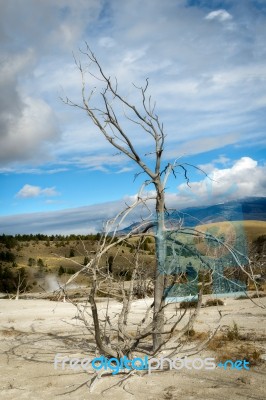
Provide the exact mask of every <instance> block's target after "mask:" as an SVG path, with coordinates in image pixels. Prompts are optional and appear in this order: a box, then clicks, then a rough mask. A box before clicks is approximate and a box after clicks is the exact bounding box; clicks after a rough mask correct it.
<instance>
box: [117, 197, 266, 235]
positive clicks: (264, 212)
mask: <svg viewBox="0 0 266 400" xmlns="http://www.w3.org/2000/svg"><path fill="white" fill-rule="evenodd" d="M180 218H182V219H183V226H187V227H194V226H197V225H199V224H201V225H203V224H210V223H214V222H222V221H266V197H246V198H244V199H240V200H233V201H229V202H226V203H220V204H214V205H209V206H199V207H189V208H185V209H182V210H177V211H173V212H172V213H171V214H169V215H166V220H168V224H169V225H170V224H171V225H173V224H175V223H176V224H178V221H179V220H180ZM137 226H138V223H134V224H132V225H130V226H129V227H127V228H125V229H123V230H121V231H119V234H127V233H128V232H130V230H131V229H133V228H135V227H137ZM147 226H148V224H147Z"/></svg>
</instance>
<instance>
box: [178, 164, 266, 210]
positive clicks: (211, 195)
mask: <svg viewBox="0 0 266 400" xmlns="http://www.w3.org/2000/svg"><path fill="white" fill-rule="evenodd" d="M203 167H204V166H203ZM209 176H210V178H211V180H210V179H208V178H204V179H203V180H201V181H199V182H191V183H190V188H188V186H187V185H186V184H185V183H182V184H181V185H179V186H178V188H177V189H178V194H177V199H178V201H179V202H181V204H182V206H184V204H187V206H196V205H197V204H215V203H218V202H221V201H229V200H233V199H238V198H244V197H249V196H251V197H252V196H266V166H258V163H257V161H255V160H253V159H252V158H250V157H242V158H241V159H239V160H237V161H235V163H234V164H233V165H232V167H231V168H223V169H219V168H217V167H215V168H214V169H213V170H212V172H211V173H210V174H209ZM177 199H176V200H177Z"/></svg>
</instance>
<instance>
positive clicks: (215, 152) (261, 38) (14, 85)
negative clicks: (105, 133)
mask: <svg viewBox="0 0 266 400" xmlns="http://www.w3.org/2000/svg"><path fill="white" fill-rule="evenodd" d="M0 7H1V9H0V10H1V12H0V37H1V53H0V72H1V73H0V184H1V195H0V232H1V233H23V232H25V233H26V232H32V233H34V232H44V233H70V232H75V233H78V232H81V233H86V232H87V233H89V232H96V231H98V230H99V229H101V227H102V222H103V220H106V219H108V218H110V217H112V216H113V215H114V214H115V213H116V212H118V211H119V209H121V207H122V206H123V204H124V203H125V202H129V201H130V200H132V199H134V196H135V195H136V193H137V191H138V189H139V186H140V185H141V183H142V181H143V180H144V179H145V177H144V175H140V176H139V177H138V178H137V179H136V180H135V181H134V175H135V174H136V173H138V172H139V169H138V167H136V166H135V165H134V163H133V162H131V161H129V160H128V159H127V158H126V157H122V156H118V155H115V154H116V151H115V149H113V148H112V147H110V144H109V143H108V142H107V141H105V140H104V138H103V137H102V136H101V134H100V133H99V132H98V131H97V129H96V128H95V127H94V126H93V125H92V123H91V122H90V121H89V119H88V117H87V116H86V115H85V114H84V113H82V111H81V110H77V109H74V108H71V107H68V106H66V105H65V104H63V102H62V101H61V100H60V97H64V96H66V95H67V96H68V97H69V98H71V99H73V100H74V101H77V102H79V101H80V99H81V82H80V75H79V73H78V71H77V68H76V67H75V64H74V61H73V57H72V52H74V53H75V56H76V57H77V58H79V59H80V60H81V62H82V63H83V65H84V67H85V68H86V65H87V64H88V60H87V59H86V57H84V56H82V54H80V53H79V48H84V41H85V40H86V41H87V42H88V43H89V45H90V47H91V48H92V49H93V51H94V53H95V54H96V55H97V57H98V59H99V60H100V62H101V64H102V65H103V67H104V69H105V71H106V73H107V74H108V75H111V76H116V77H117V80H118V82H119V89H120V90H121V93H123V95H124V96H126V97H127V98H128V99H130V100H131V101H132V102H134V103H135V104H139V101H140V99H139V97H138V93H137V91H136V90H135V89H134V86H133V85H132V82H133V83H135V84H137V85H139V86H140V85H142V84H143V83H144V82H145V79H146V77H148V78H149V82H150V86H149V94H150V95H151V96H152V98H153V99H154V100H156V109H157V113H158V114H159V116H160V119H161V121H163V122H164V127H165V133H166V135H167V138H166V145H165V149H164V162H165V163H168V162H173V160H174V159H175V158H176V157H180V162H188V163H192V164H194V165H196V166H199V167H200V168H203V169H204V170H205V171H206V172H207V173H208V174H210V175H211V176H212V177H213V178H214V181H208V180H206V178H205V177H204V175H202V174H200V173H198V172H197V171H196V170H194V169H190V170H189V176H190V179H191V189H188V188H187V187H186V185H185V183H184V179H183V176H182V174H178V175H177V179H174V178H171V179H170V180H169V182H168V185H167V197H166V199H167V205H168V206H169V207H172V208H177V209H180V208H183V207H186V206H193V205H197V204H207V203H209V204H211V203H216V202H220V201H225V200H229V199H231V198H241V197H245V196H265V188H266V173H265V172H266V167H265V143H266V136H265V126H266V113H265V107H266V95H265V93H266V46H265V38H266V4H265V1H262V0H242V1H237V0H225V1H216V0H213V1H200V0H194V1H193V0H190V1H189V0H165V1H161V0H146V1H145V2H143V1H139V0H130V1H129V0H112V1H101V0H86V1H85V0H76V1H75V2H73V1H71V0H58V1H52V0H45V1H38V2H37V1H34V0H24V1H23V2H20V1H11V2H6V1H4V0H0ZM86 79H87V82H88V88H90V85H94V84H95V82H93V79H92V77H91V76H90V75H87V76H86ZM96 83H97V82H96ZM93 101H95V104H96V105H97V104H98V98H97V92H96V95H95V97H94V98H93ZM121 118H122V123H123V126H125V128H126V131H127V133H128V134H129V136H130V137H131V138H132V141H133V142H134V144H135V146H136V148H137V149H138V151H139V154H140V155H141V156H142V157H144V158H145V157H146V156H145V154H146V153H147V152H149V150H150V148H151V147H150V145H151V144H150V142H149V139H148V137H147V136H146V135H145V133H144V132H141V131H140V130H136V127H135V126H132V125H131V124H130V123H129V121H127V120H126V119H125V118H124V117H123V115H122V116H121ZM146 158H147V162H148V163H149V162H151V157H150V158H149V157H146ZM232 187H233V188H234V189H233V190H231V188H232ZM150 190H152V188H150Z"/></svg>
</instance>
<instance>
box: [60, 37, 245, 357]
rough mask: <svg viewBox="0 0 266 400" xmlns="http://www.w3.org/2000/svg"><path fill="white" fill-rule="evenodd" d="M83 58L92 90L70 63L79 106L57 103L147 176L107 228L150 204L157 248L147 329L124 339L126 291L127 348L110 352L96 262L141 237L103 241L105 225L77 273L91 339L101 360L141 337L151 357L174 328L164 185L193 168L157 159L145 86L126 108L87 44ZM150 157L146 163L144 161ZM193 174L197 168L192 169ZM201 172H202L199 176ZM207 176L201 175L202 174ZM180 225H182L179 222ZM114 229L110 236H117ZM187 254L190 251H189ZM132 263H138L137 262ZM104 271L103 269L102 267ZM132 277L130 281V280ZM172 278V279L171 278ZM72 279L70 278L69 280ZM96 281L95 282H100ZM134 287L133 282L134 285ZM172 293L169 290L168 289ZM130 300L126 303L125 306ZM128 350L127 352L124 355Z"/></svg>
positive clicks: (155, 126)
mask: <svg viewBox="0 0 266 400" xmlns="http://www.w3.org/2000/svg"><path fill="white" fill-rule="evenodd" d="M81 53H82V55H83V56H85V57H86V60H87V61H89V67H88V73H89V74H90V77H91V78H92V79H94V80H95V82H96V86H97V87H98V89H96V87H93V89H90V88H89V87H88V85H87V82H86V68H85V67H84V66H83V64H82V63H81V62H80V61H79V60H77V59H76V58H75V57H74V59H75V63H76V66H77V68H78V70H79V72H80V75H81V96H82V102H81V103H76V102H73V101H72V100H71V99H69V98H68V97H66V98H65V99H62V100H63V101H64V102H65V103H66V104H67V105H70V106H73V107H75V108H78V109H81V110H83V111H84V112H86V114H87V116H88V117H89V120H90V121H91V122H92V123H93V124H94V125H95V126H96V128H97V129H98V131H99V134H101V135H103V137H104V138H105V139H106V140H107V141H108V142H109V143H110V145H111V146H113V147H114V148H116V149H117V150H118V151H119V153H120V154H124V155H125V156H126V157H128V158H129V159H131V160H132V161H134V162H135V163H136V164H137V165H138V166H139V167H140V169H141V171H140V172H139V173H138V174H137V175H139V174H141V173H144V174H145V175H146V178H147V179H146V180H145V182H144V183H143V185H142V188H141V190H140V192H139V193H138V195H137V197H136V201H135V202H134V203H133V204H132V205H129V206H128V207H127V208H126V209H125V210H123V211H121V213H120V214H119V215H118V216H117V217H116V218H115V219H114V220H113V221H112V224H115V223H117V222H118V224H117V226H121V223H122V222H123V221H124V220H125V218H126V216H127V215H128V214H129V213H130V212H131V211H132V210H133V209H135V208H136V207H137V206H139V205H144V206H145V207H147V208H148V207H149V204H150V201H154V203H155V218H154V217H153V218H152V219H150V220H148V222H149V224H148V226H149V227H153V229H154V231H155V248H156V252H155V253H156V269H155V273H154V279H153V283H154V301H153V303H152V306H151V308H150V310H149V312H151V311H152V313H153V320H152V323H150V322H149V324H148V325H147V320H146V319H145V318H144V323H143V324H144V325H142V326H141V327H140V328H139V329H140V331H139V332H141V333H139V334H137V336H135V338H132V337H131V336H130V335H129V336H128V335H127V334H126V333H125V327H124V325H125V321H126V320H127V317H126V316H127V315H128V313H129V308H130V302H131V300H132V293H133V292H132V290H133V289H132V288H131V289H130V291H129V297H128V296H126V294H125V291H124V292H123V290H122V293H120V295H121V296H122V298H123V302H124V303H123V304H124V307H123V311H122V315H120V317H119V320H118V328H116V329H117V330H118V337H119V338H120V339H121V340H122V342H123V343H126V346H125V347H123V346H122V347H121V346H118V347H116V346H114V347H112V346H109V344H108V343H109V342H108V340H109V339H108V338H107V336H106V335H105V334H104V335H103V336H102V334H101V328H102V327H101V322H100V320H99V315H98V310H97V306H96V302H95V296H96V293H97V291H98V290H101V289H100V286H101V283H100V282H101V279H103V280H104V281H105V282H107V281H108V285H109V286H108V287H109V289H108V291H110V290H111V288H112V290H113V289H114V287H115V286H114V277H113V276H112V274H111V273H109V272H110V271H109V272H108V273H107V275H106V274H104V273H103V271H102V269H101V263H100V260H101V258H102V257H103V255H105V256H106V255H107V251H108V250H109V249H110V248H112V247H113V246H115V245H116V246H117V245H118V244H119V243H121V242H122V241H124V240H125V239H127V238H129V237H132V235H134V234H136V233H138V234H139V232H141V231H135V232H134V231H133V232H130V233H129V234H128V235H126V237H123V238H119V239H118V240H117V241H116V242H114V241H113V242H112V241H111V242H110V240H109V241H108V240H107V237H108V234H110V232H111V229H110V222H109V223H108V224H109V225H108V224H107V227H106V230H105V235H104V236H103V238H102V241H101V242H100V247H99V249H98V252H97V254H96V256H95V258H94V259H92V260H91V261H90V262H89V263H88V264H87V265H86V266H85V267H83V268H81V271H87V272H88V273H89V274H90V276H91V279H92V289H91V292H90V296H89V301H90V305H91V310H92V318H93V322H94V331H95V339H96V343H97V346H98V348H99V349H100V350H101V351H102V353H104V354H108V355H109V356H111V357H116V356H117V355H118V353H122V354H123V353H124V352H126V353H128V352H131V351H132V350H133V348H135V349H137V348H138V343H139V341H140V340H141V339H143V338H144V337H147V336H149V335H151V334H152V337H153V350H152V353H153V354H156V353H158V352H159V351H160V349H161V348H162V346H163V345H164V344H165V343H166V341H168V340H169V337H168V339H166V337H167V336H169V335H170V336H171V335H172V334H173V332H174V330H175V328H176V326H177V323H178V322H177V321H178V319H177V320H175V322H174V323H173V324H172V326H171V328H170V330H169V331H164V326H166V324H165V309H166V307H167V304H166V303H165V298H166V289H167V290H168V289H169V276H167V275H168V274H167V271H166V269H165V264H166V240H165V237H166V232H167V229H166V218H165V213H166V211H167V209H166V203H165V190H166V183H167V180H168V178H169V176H170V175H171V174H173V175H174V176H175V173H176V171H177V170H178V169H179V170H180V171H181V172H182V173H183V174H184V180H185V181H186V183H187V184H189V178H188V167H194V166H193V165H191V164H188V163H180V162H179V161H178V159H177V160H175V161H174V162H173V163H168V164H163V162H162V156H163V152H164V143H165V137H166V134H165V132H164V126H163V123H162V122H161V121H160V119H159V116H158V115H157V113H156V111H155V103H153V102H152V101H151V96H149V94H148V88H149V81H148V79H146V83H145V86H143V87H137V86H135V85H134V87H135V89H136V91H137V94H138V95H139V105H138V106H137V105H136V104H135V103H131V102H130V101H129V100H128V99H127V98H126V97H125V96H124V95H123V94H122V92H121V91H120V90H119V88H118V83H117V80H116V79H115V78H114V79H113V78H111V77H110V76H108V75H107V74H106V73H105V72H104V70H103V68H102V65H101V64H100V62H99V61H98V59H97V58H96V56H95V55H94V53H93V52H92V51H91V49H90V48H89V46H88V45H87V44H86V47H85V50H84V51H83V50H81ZM124 121H127V123H130V124H132V126H133V127H134V132H135V131H136V130H140V131H141V133H142V134H143V133H144V134H145V135H147V139H149V140H151V145H150V146H151V147H150V151H149V153H148V154H145V155H141V154H140V152H139V150H138V149H137V146H136V145H135V144H134V140H132V134H130V132H129V131H128V129H125V127H124ZM148 157H149V158H148ZM194 168H197V167H194ZM202 172H203V171H202ZM205 175H206V174H205ZM148 185H153V187H154V189H155V190H154V195H153V196H152V197H150V196H148V197H145V196H144V194H143V193H144V189H145V188H146V187H147V186H148ZM181 222H182V221H181ZM117 226H116V228H115V230H117ZM145 227H147V221H146V225H145V224H144V223H143V230H144V233H143V235H146V233H145ZM179 232H180V233H182V234H183V235H186V236H189V235H194V236H195V237H199V236H200V237H205V236H206V234H205V233H204V232H199V231H197V232H196V231H195V230H193V229H190V230H185V229H183V228H182V224H181V225H180V230H179ZM208 240H213V241H214V242H215V241H216V243H219V244H220V245H221V246H225V247H226V248H227V251H229V252H232V254H233V255H234V259H235V260H236V263H237V264H238V265H239V266H240V267H241V266H242V263H241V260H239V257H238V256H239V255H238V254H237V252H234V249H233V247H232V246H231V247H230V244H226V243H222V241H221V240H220V239H219V238H215V237H214V236H213V235H208ZM176 243H177V250H174V252H175V256H176V257H177V255H178V252H179V251H180V249H182V248H184V246H185V244H184V243H181V242H180V243H178V241H176ZM190 251H191V249H190ZM194 255H195V256H196V257H198V258H199V259H200V262H201V263H202V264H205V265H207V264H206V259H204V257H202V256H201V255H200V252H199V251H198V250H197V249H195V250H194ZM136 260H137V259H136ZM105 271H106V263H105ZM134 274H135V275H134ZM133 275H134V276H137V269H134V273H133ZM174 275H175V274H174ZM74 277H75V275H74ZM100 277H101V279H100V281H99V278H100ZM133 281H134V279H133ZM170 287H171V285H170ZM130 299H131V300H130ZM106 321H107V322H105V327H106V323H107V324H109V322H110V319H108V316H107V315H106ZM126 349H127V350H126Z"/></svg>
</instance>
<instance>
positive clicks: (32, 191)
mask: <svg viewBox="0 0 266 400" xmlns="http://www.w3.org/2000/svg"><path fill="white" fill-rule="evenodd" d="M58 195H59V193H58V192H57V191H56V190H55V187H50V188H44V189H42V188H41V187H40V186H33V185H28V184H26V185H24V186H23V188H22V189H20V191H19V192H18V193H17V194H16V197H19V198H23V199H27V198H32V197H39V196H45V197H50V196H58Z"/></svg>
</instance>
